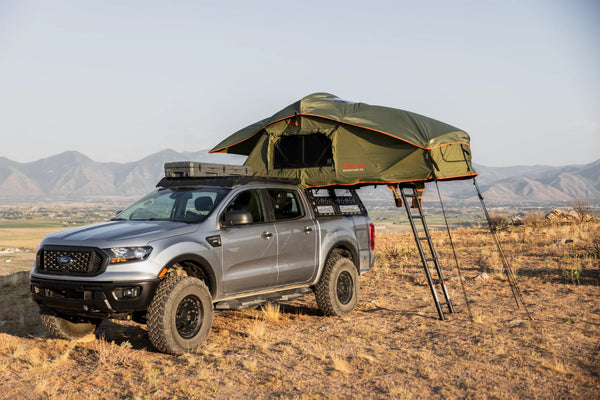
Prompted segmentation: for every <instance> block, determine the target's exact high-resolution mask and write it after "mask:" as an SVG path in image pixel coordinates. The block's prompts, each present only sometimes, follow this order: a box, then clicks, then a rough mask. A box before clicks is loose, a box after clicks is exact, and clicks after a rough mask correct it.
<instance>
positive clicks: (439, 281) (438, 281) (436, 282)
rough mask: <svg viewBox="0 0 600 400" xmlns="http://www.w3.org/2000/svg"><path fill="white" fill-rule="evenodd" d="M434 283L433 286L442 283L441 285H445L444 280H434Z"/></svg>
mask: <svg viewBox="0 0 600 400" xmlns="http://www.w3.org/2000/svg"><path fill="white" fill-rule="evenodd" d="M432 281H433V284H434V285H439V284H440V283H441V284H443V283H444V280H442V279H433V280H432Z"/></svg>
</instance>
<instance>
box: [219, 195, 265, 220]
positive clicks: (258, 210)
mask: <svg viewBox="0 0 600 400" xmlns="http://www.w3.org/2000/svg"><path fill="white" fill-rule="evenodd" d="M233 210H241V211H248V212H249V213H250V214H251V215H252V222H254V223H256V222H264V221H265V215H264V213H263V207H262V203H261V201H260V193H259V191H258V190H247V191H245V192H242V193H240V194H238V195H237V196H236V197H235V198H234V199H233V200H232V201H231V203H229V205H228V206H227V207H226V208H225V214H226V213H227V212H229V211H233Z"/></svg>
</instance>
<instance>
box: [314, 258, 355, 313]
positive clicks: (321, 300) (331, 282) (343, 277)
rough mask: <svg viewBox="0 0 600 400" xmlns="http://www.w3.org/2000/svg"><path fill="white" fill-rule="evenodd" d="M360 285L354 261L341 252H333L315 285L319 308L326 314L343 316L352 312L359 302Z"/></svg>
mask: <svg viewBox="0 0 600 400" xmlns="http://www.w3.org/2000/svg"><path fill="white" fill-rule="evenodd" d="M358 286H359V284H358V272H357V271H356V266H355V265H354V263H353V262H352V261H351V260H350V259H348V258H346V257H343V256H341V255H340V254H335V253H334V254H332V255H331V256H330V257H329V258H328V259H327V262H326V263H325V269H324V270H323V275H322V276H321V279H320V280H319V283H317V284H316V286H315V287H314V291H315V297H316V299H317V304H318V305H319V309H320V310H321V311H322V312H323V313H324V314H325V315H337V316H338V317H343V316H345V315H348V314H350V313H351V312H352V310H354V307H355V306H356V303H357V302H358V292H359V287H358Z"/></svg>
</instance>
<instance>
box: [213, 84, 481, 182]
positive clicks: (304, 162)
mask: <svg viewBox="0 0 600 400" xmlns="http://www.w3.org/2000/svg"><path fill="white" fill-rule="evenodd" d="M210 152H211V153H234V154H242V155H247V156H248V159H247V160H246V162H245V164H244V165H246V166H250V167H251V168H252V170H253V172H254V174H255V175H258V176H269V177H284V178H295V179H298V180H300V182H301V185H302V186H304V187H323V186H354V187H356V186H365V185H374V184H388V183H403V182H419V181H421V182H427V181H432V180H435V179H437V180H452V179H467V178H471V177H474V176H476V175H477V174H476V172H475V171H474V170H473V167H472V165H471V148H470V145H469V135H468V134H467V133H465V132H464V131H462V130H460V129H458V128H455V127H453V126H450V125H448V124H445V123H443V122H440V121H436V120H434V119H431V118H428V117H425V116H422V115H419V114H415V113H412V112H408V111H403V110H399V109H395V108H389V107H383V106H373V105H369V104H364V103H354V102H350V101H346V100H342V99H340V98H339V97H336V96H334V95H332V94H329V93H315V94H311V95H309V96H306V97H304V98H303V99H301V100H300V101H297V102H295V103H293V104H291V105H289V106H287V107H285V108H284V109H283V110H281V111H279V112H277V113H276V114H274V115H273V116H271V117H269V118H266V119H263V120H261V121H258V122H256V123H254V124H252V125H250V126H248V127H246V128H243V129H241V130H239V131H237V132H236V133H234V134H233V135H231V136H229V137H228V138H227V139H225V140H223V141H222V142H221V143H219V144H218V145H217V146H215V147H214V148H213V149H212V150H211V151H210Z"/></svg>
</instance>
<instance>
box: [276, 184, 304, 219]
mask: <svg viewBox="0 0 600 400" xmlns="http://www.w3.org/2000/svg"><path fill="white" fill-rule="evenodd" d="M269 197H270V198H271V205H272V206H273V214H275V219H276V220H283V219H293V218H299V217H301V216H302V215H303V212H302V207H301V205H300V199H299V198H298V193H297V192H296V191H295V190H288V189H269Z"/></svg>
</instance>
